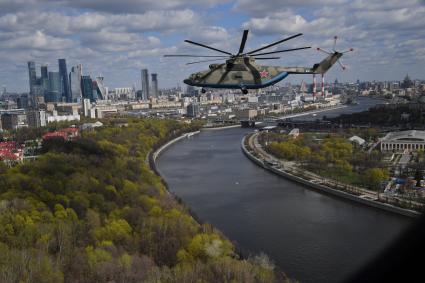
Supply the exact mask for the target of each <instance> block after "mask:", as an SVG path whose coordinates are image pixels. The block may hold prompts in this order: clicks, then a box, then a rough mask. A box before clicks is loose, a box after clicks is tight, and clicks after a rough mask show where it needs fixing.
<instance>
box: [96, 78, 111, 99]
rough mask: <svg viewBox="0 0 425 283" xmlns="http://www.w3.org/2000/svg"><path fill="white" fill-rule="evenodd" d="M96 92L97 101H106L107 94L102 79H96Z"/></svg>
mask: <svg viewBox="0 0 425 283" xmlns="http://www.w3.org/2000/svg"><path fill="white" fill-rule="evenodd" d="M96 86H97V88H96V91H97V97H98V98H99V99H108V97H107V96H108V93H107V91H106V88H105V84H104V83H103V77H96Z"/></svg>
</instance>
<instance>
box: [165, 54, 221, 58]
mask: <svg viewBox="0 0 425 283" xmlns="http://www.w3.org/2000/svg"><path fill="white" fill-rule="evenodd" d="M164 57H213V58H214V57H216V58H228V57H229V56H224V55H189V54H175V55H174V54H170V55H168V54H167V55H164Z"/></svg>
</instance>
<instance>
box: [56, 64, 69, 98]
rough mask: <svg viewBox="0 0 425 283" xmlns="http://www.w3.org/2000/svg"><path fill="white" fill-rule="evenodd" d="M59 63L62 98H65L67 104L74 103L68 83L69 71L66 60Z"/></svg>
mask: <svg viewBox="0 0 425 283" xmlns="http://www.w3.org/2000/svg"><path fill="white" fill-rule="evenodd" d="M58 62H59V76H60V83H61V84H60V86H61V96H64V97H65V99H66V101H67V102H71V101H72V97H71V95H70V90H69V82H68V71H67V69H66V60H65V59H58Z"/></svg>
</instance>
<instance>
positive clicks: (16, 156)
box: [0, 141, 24, 161]
mask: <svg viewBox="0 0 425 283" xmlns="http://www.w3.org/2000/svg"><path fill="white" fill-rule="evenodd" d="M23 158H24V149H23V146H21V145H20V144H18V143H17V142H15V141H8V142H0V160H3V161H8V160H12V161H22V160H23Z"/></svg>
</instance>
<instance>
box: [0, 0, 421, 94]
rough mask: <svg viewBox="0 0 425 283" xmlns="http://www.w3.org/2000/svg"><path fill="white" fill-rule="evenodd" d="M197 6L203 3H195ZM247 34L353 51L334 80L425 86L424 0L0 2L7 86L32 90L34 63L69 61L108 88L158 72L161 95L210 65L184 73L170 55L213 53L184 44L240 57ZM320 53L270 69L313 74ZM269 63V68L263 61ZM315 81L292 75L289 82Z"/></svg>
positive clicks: (253, 42)
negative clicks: (407, 80)
mask: <svg viewBox="0 0 425 283" xmlns="http://www.w3.org/2000/svg"><path fill="white" fill-rule="evenodd" d="M193 3H197V4H193ZM243 29H249V30H250V35H249V38H248V43H247V47H246V48H247V49H253V48H256V47H259V46H261V45H262V44H263V45H264V44H267V43H269V42H272V41H274V40H279V39H281V38H284V37H286V36H289V35H293V34H296V33H299V32H301V33H304V36H302V37H298V38H296V39H294V40H291V41H290V42H286V43H285V44H282V46H279V48H284V47H285V48H291V47H296V46H305V45H311V46H313V47H322V48H325V49H326V48H330V47H331V46H332V38H333V36H334V35H338V36H339V42H338V44H337V49H340V50H344V49H347V48H349V47H353V48H354V49H355V52H352V53H349V54H347V56H345V57H343V58H342V61H343V63H344V64H345V65H347V66H348V68H347V70H345V71H344V72H343V71H342V70H341V68H339V66H335V67H334V68H333V69H332V70H331V71H330V72H329V73H328V75H327V79H328V80H334V79H335V78H338V80H340V81H354V80H356V79H360V80H374V79H375V80H397V79H401V78H402V77H403V76H404V75H405V74H406V73H409V75H411V77H413V78H419V79H425V32H424V31H425V2H424V1H423V0H403V1H399V0H385V1H380V0H379V1H378V0H354V1H349V0H233V1H229V0H198V1H192V0H119V1H118V0H89V1H87V0H0V86H1V85H6V87H7V89H8V90H9V91H19V92H21V91H28V88H29V86H28V71H27V61H29V60H33V61H35V62H36V64H37V72H38V75H39V66H40V64H48V65H49V69H50V70H52V71H57V69H58V67H57V59H58V58H66V59H67V63H68V70H69V69H70V67H71V66H72V65H76V64H79V63H81V64H83V72H84V73H85V74H89V75H92V76H96V75H99V74H101V75H103V76H104V77H105V81H106V84H107V85H108V86H109V87H112V88H113V87H125V86H133V85H135V86H136V88H138V89H139V88H140V87H141V86H140V69H141V68H148V69H149V71H150V72H156V73H158V80H159V84H160V87H172V86H177V85H178V84H180V85H181V86H183V83H182V80H183V79H184V78H185V77H186V76H188V75H189V74H190V73H191V72H194V71H197V70H202V69H206V68H207V66H208V63H203V64H197V65H191V66H186V65H185V62H187V60H185V59H175V58H163V57H162V55H163V54H173V53H195V54H209V55H216V54H214V53H213V52H209V51H208V50H203V49H202V48H200V47H196V46H188V44H187V43H184V42H183V40H184V39H191V40H194V41H199V42H202V43H205V44H211V45H213V46H215V47H218V48H220V49H224V50H228V51H230V52H232V53H233V52H236V51H237V49H238V47H239V42H240V38H241V35H242V30H243ZM322 57H323V54H321V53H320V52H317V51H316V50H315V49H309V50H303V51H298V52H292V53H286V54H285V55H284V56H282V58H281V59H279V60H276V61H267V63H270V64H273V65H286V66H311V65H312V64H313V63H315V62H318V61H320V60H321V59H322ZM264 62H265V61H264ZM301 80H305V81H311V78H310V77H308V76H292V77H288V78H287V79H286V81H289V82H299V81H301Z"/></svg>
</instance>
